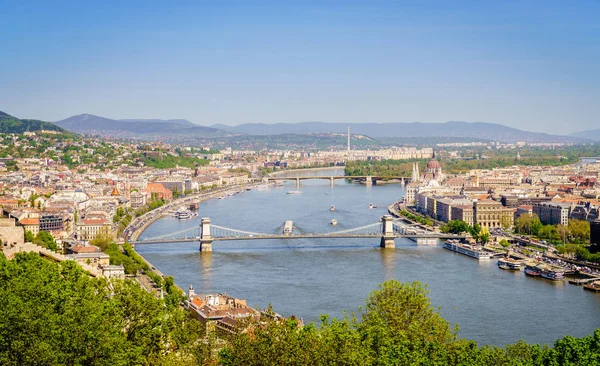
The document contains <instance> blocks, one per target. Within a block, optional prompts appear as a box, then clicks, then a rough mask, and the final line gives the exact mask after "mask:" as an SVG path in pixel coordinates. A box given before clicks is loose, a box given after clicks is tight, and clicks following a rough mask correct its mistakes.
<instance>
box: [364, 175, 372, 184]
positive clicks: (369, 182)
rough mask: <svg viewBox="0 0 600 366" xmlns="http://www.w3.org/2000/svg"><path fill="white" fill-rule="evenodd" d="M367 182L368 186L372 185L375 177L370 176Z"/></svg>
mask: <svg viewBox="0 0 600 366" xmlns="http://www.w3.org/2000/svg"><path fill="white" fill-rule="evenodd" d="M365 184H366V185H367V186H372V185H373V178H372V177H371V176H368V177H367V179H366V180H365Z"/></svg>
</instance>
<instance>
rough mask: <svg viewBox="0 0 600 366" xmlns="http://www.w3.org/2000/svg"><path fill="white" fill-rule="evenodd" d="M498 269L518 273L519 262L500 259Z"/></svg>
mask: <svg viewBox="0 0 600 366" xmlns="http://www.w3.org/2000/svg"><path fill="white" fill-rule="evenodd" d="M498 267H500V268H501V269H509V270H513V271H518V270H520V269H521V262H519V261H517V260H514V259H511V258H500V259H498Z"/></svg>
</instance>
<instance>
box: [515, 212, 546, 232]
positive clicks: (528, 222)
mask: <svg viewBox="0 0 600 366" xmlns="http://www.w3.org/2000/svg"><path fill="white" fill-rule="evenodd" d="M542 226H543V225H542V222H541V221H540V218H539V217H538V216H537V215H536V214H523V215H521V216H519V217H518V218H517V219H516V220H515V228H516V229H517V231H518V232H519V233H521V234H530V235H538V233H539V231H540V229H541V228H542Z"/></svg>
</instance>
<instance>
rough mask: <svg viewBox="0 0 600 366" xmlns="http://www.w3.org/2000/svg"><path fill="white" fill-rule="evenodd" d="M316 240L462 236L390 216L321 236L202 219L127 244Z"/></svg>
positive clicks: (390, 242)
mask: <svg viewBox="0 0 600 366" xmlns="http://www.w3.org/2000/svg"><path fill="white" fill-rule="evenodd" d="M320 238H363V239H374V238H380V246H381V247H382V248H394V247H395V243H394V240H395V239H396V238H411V239H464V236H463V235H456V234H446V233H438V232H432V231H425V230H423V229H421V228H419V227H416V226H414V225H409V224H406V223H404V222H402V221H399V220H394V218H393V217H392V216H391V215H384V216H383V217H381V220H380V221H379V222H375V223H372V224H369V225H364V226H361V227H356V228H351V229H345V230H339V231H331V232H321V233H308V232H301V233H294V232H293V231H292V232H283V231H282V232H281V233H276V234H269V233H258V232H251V231H245V230H238V229H231V228H227V227H223V226H218V225H215V224H211V221H210V218H208V217H205V218H202V220H201V224H200V226H198V227H193V228H189V229H185V230H181V231H177V232H173V233H167V234H162V235H160V236H156V237H152V238H145V239H143V240H137V241H133V242H131V244H134V245H140V244H163V243H181V242H199V243H200V251H202V252H210V251H212V243H213V242H215V241H230V240H268V239H320Z"/></svg>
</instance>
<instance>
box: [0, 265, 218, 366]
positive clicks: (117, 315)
mask: <svg viewBox="0 0 600 366" xmlns="http://www.w3.org/2000/svg"><path fill="white" fill-rule="evenodd" d="M0 312H1V313H2V315H1V316H0V364H2V365H148V364H153V365H184V364H185V365H188V364H201V363H202V362H203V360H204V358H205V356H202V352H204V350H205V348H206V346H205V345H204V344H202V343H201V342H198V335H199V334H200V333H201V331H202V329H201V327H200V324H199V323H198V322H197V321H195V320H193V319H191V318H190V317H189V316H188V314H187V313H186V312H185V311H184V310H181V309H179V308H177V307H165V306H164V302H163V301H161V300H159V299H155V298H154V297H153V296H152V295H151V294H149V293H147V292H146V291H144V290H143V289H141V288H140V286H139V284H137V283H136V282H134V281H118V280H113V281H111V282H110V283H109V282H108V281H107V280H106V279H96V278H91V277H89V276H88V275H86V274H85V273H84V272H83V271H82V269H81V268H80V267H79V266H77V265H76V264H75V262H71V261H67V262H63V263H61V264H60V265H59V264H56V263H53V262H49V261H46V260H44V259H42V258H40V256H39V255H36V254H32V253H19V254H18V255H17V256H16V258H15V259H14V260H11V261H7V260H6V259H5V258H4V256H2V255H0Z"/></svg>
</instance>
